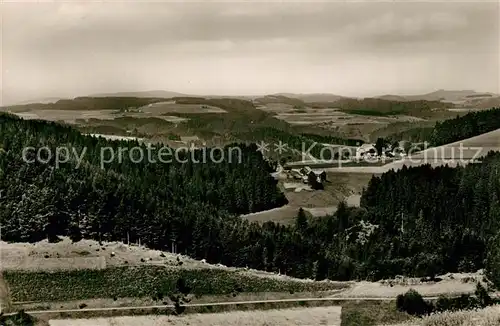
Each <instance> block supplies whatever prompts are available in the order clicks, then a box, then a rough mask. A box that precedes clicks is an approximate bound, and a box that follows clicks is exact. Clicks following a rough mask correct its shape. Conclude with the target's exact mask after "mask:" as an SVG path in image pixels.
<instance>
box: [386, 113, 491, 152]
mask: <svg viewBox="0 0 500 326" xmlns="http://www.w3.org/2000/svg"><path fill="white" fill-rule="evenodd" d="M498 128H500V108H492V109H489V110H484V111H478V112H469V113H467V114H466V115H464V116H457V117H456V118H454V119H449V120H445V121H442V122H439V121H438V122H436V124H435V125H434V127H418V128H412V129H408V130H405V131H402V132H397V133H394V134H392V135H390V136H389V137H387V139H388V141H399V140H408V141H411V142H415V143H418V142H425V141H426V142H429V144H430V145H431V146H440V145H445V144H449V143H453V142H456V141H459V140H462V139H467V138H470V137H474V136H478V135H481V134H484V133H486V132H490V131H493V130H496V129H498Z"/></svg>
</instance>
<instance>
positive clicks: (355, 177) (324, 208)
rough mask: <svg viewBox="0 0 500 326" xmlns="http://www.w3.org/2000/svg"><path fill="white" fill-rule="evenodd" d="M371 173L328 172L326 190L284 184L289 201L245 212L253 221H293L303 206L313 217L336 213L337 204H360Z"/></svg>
mask: <svg viewBox="0 0 500 326" xmlns="http://www.w3.org/2000/svg"><path fill="white" fill-rule="evenodd" d="M371 177H372V175H370V174H366V173H352V174H346V173H335V172H327V177H326V179H327V182H325V183H324V189H323V190H311V191H307V190H302V191H300V192H295V190H294V189H290V190H287V189H286V187H284V188H285V189H284V193H285V196H286V197H287V199H288V205H285V206H283V207H278V208H274V209H270V210H267V211H262V212H256V213H251V214H246V215H242V217H243V218H246V219H248V220H249V221H251V222H259V223H264V222H267V221H274V222H278V223H281V224H290V223H293V222H294V220H295V217H297V213H298V211H299V209H300V208H301V207H302V208H303V209H304V210H305V211H306V212H307V213H309V214H310V215H311V216H312V217H321V216H325V215H329V214H333V213H335V211H336V210H337V205H338V204H339V203H340V202H341V201H343V200H344V201H346V203H347V204H348V205H349V206H359V201H360V195H361V191H362V189H363V187H366V186H367V185H368V182H369V181H370V179H371ZM280 182H281V183H283V184H284V183H287V184H289V183H297V184H301V183H300V182H295V181H293V180H291V179H285V180H281V181H280Z"/></svg>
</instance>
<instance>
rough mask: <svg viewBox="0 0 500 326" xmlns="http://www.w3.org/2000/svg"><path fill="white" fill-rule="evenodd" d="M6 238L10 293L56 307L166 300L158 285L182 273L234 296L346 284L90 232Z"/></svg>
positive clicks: (200, 289) (196, 286) (200, 288)
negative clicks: (30, 240)
mask: <svg viewBox="0 0 500 326" xmlns="http://www.w3.org/2000/svg"><path fill="white" fill-rule="evenodd" d="M0 244H1V245H2V246H1V247H0V249H1V250H0V253H1V254H2V255H1V258H2V264H1V267H2V274H3V279H4V281H5V284H6V285H7V286H6V287H5V288H8V289H9V291H8V292H9V298H4V300H3V301H4V302H8V301H11V302H12V303H13V304H16V305H18V303H19V302H25V301H35V306H40V305H42V306H45V305H46V304H48V303H49V301H50V302H53V303H54V304H56V307H57V308H59V306H64V307H68V305H69V307H73V306H76V307H77V306H78V305H79V304H81V302H82V300H91V301H95V302H96V303H99V305H97V306H98V307H102V306H123V304H139V305H143V304H154V303H156V304H158V303H160V304H161V302H162V301H161V298H159V299H156V300H159V301H155V299H154V297H155V296H157V294H158V293H163V295H165V296H166V295H167V294H169V293H173V291H175V287H176V282H177V281H178V279H179V278H182V279H184V280H185V281H186V282H187V285H188V286H189V287H191V292H190V293H191V294H193V295H195V296H196V297H201V296H203V297H205V296H208V297H211V296H221V295H222V296H231V297H232V298H234V299H233V300H236V299H240V300H241V299H242V298H243V297H244V298H247V299H255V297H258V298H263V297H264V298H266V297H267V298H269V297H271V298H276V297H280V295H279V293H282V294H283V293H284V294H287V296H286V297H290V296H291V295H292V294H294V293H299V292H304V293H309V295H310V296H313V297H318V294H314V295H312V294H311V293H312V292H325V293H331V292H329V291H335V290H338V289H341V288H344V287H346V286H347V284H346V283H340V282H313V281H311V280H303V279H294V278H290V277H286V276H280V275H277V274H273V273H267V272H262V271H256V270H246V269H241V268H240V269H238V268H228V267H225V266H222V265H211V264H207V263H204V262H202V261H197V260H194V259H190V258H188V257H185V256H181V255H174V254H171V253H165V252H160V251H155V250H147V249H145V248H142V247H138V246H127V245H124V244H120V243H105V242H103V243H102V244H98V243H97V242H95V241H90V240H82V241H80V242H77V243H71V241H69V240H68V239H66V238H64V239H63V241H61V242H59V243H48V242H47V241H42V242H38V243H35V244H23V243H14V244H6V243H4V242H1V243H0ZM93 260H95V261H98V262H100V263H101V264H103V263H104V262H105V263H106V266H105V267H106V268H104V266H96V267H93V265H92V264H90V263H89V262H92V261H93ZM68 262H73V263H68ZM181 264H182V265H181ZM264 292H268V294H267V295H266V294H263V293H264ZM240 294H241V295H243V297H242V296H239V295H240ZM253 294H255V296H254V295H253ZM245 295H246V297H245ZM113 298H114V299H113ZM117 300H118V301H117ZM213 300H216V299H213ZM219 300H220V299H219ZM225 300H227V299H225ZM78 301H79V302H78ZM87 302H88V301H87ZM86 304H89V305H91V303H86ZM31 307H32V308H33V306H31ZM49 307H52V308H54V307H53V306H50V305H49Z"/></svg>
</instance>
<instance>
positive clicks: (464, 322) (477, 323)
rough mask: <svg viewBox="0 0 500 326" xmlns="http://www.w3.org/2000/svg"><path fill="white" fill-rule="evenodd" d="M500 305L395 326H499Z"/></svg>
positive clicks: (435, 315)
mask: <svg viewBox="0 0 500 326" xmlns="http://www.w3.org/2000/svg"><path fill="white" fill-rule="evenodd" d="M498 325H500V305H496V306H491V307H487V308H484V309H477V310H464V311H455V312H451V311H450V312H443V313H436V314H433V315H430V316H426V317H424V318H422V319H417V318H415V319H411V320H409V321H407V322H405V323H402V324H397V325H393V326H498Z"/></svg>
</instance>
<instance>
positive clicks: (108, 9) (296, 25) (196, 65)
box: [1, 0, 500, 104]
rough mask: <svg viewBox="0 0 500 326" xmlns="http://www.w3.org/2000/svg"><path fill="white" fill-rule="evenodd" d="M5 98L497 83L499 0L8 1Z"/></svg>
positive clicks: (398, 90) (411, 90) (406, 89)
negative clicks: (160, 90)
mask: <svg viewBox="0 0 500 326" xmlns="http://www.w3.org/2000/svg"><path fill="white" fill-rule="evenodd" d="M1 12H2V86H1V87H2V94H3V102H4V103H5V104H7V103H8V102H12V101H19V100H26V99H31V98H43V97H53V96H55V97H74V96H79V95H88V94H92V93H99V92H101V93H102V92H114V91H132V90H158V89H163V90H170V91H177V92H184V93H190V94H214V95H236V94H239V95H251V94H263V93H275V92H296V93H312V92H325V93H326V92H328V93H334V94H340V95H351V96H373V95H382V94H387V93H393V94H415V93H422V92H430V91H433V90H437V89H474V90H478V91H490V92H496V93H498V92H500V90H499V84H500V83H499V75H500V70H499V54H500V50H499V42H500V40H499V39H500V31H499V17H500V9H499V2H498V1H489V2H487V1H483V2H479V3H478V2H477V1H476V2H472V1H468V2H429V1H427V2H424V1H419V2H409V1H404V2H403V1H400V2H376V3H368V2H355V3H352V2H351V3H346V2H333V1H332V2H316V3H310V2H309V3H308V2H305V1H304V2H280V3H272V2H270V1H265V2H264V1H260V2H255V1H254V2H253V3H249V2H248V1H239V2H236V1H232V2H218V3H215V2H213V1H210V2H209V3H207V2H191V3H186V2H184V3H173V2H167V1H164V2H159V1H156V2H151V1H149V2H144V3H134V2H132V1H107V2H101V3H99V2H95V1H94V2H87V3H86V2H83V1H78V2H76V1H75V2H64V3H63V2H54V1H53V2H52V3H35V2H34V1H33V2H30V3H22V2H21V1H19V0H17V1H15V2H12V3H9V2H7V3H4V4H3V5H2V7H1Z"/></svg>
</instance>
